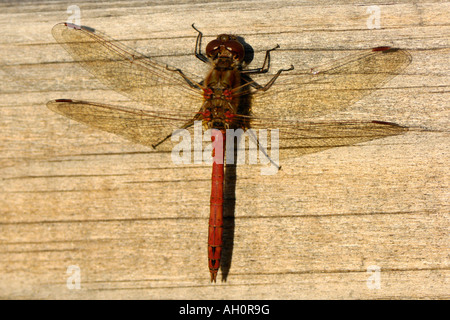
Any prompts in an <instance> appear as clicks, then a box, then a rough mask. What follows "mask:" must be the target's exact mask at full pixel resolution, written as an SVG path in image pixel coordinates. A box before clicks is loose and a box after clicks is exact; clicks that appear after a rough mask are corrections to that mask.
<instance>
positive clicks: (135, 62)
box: [52, 23, 202, 115]
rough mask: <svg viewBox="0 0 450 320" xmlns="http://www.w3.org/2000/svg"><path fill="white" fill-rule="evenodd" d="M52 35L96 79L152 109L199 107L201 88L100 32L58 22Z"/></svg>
mask: <svg viewBox="0 0 450 320" xmlns="http://www.w3.org/2000/svg"><path fill="white" fill-rule="evenodd" d="M52 34H53V36H54V38H55V39H56V41H58V42H59V43H60V44H61V45H62V46H63V47H64V48H65V49H66V50H67V52H69V54H70V55H71V56H72V58H73V59H74V60H75V61H76V62H78V63H80V64H81V65H82V66H83V67H84V68H85V69H86V70H88V71H89V72H91V73H92V74H93V75H94V76H95V77H96V78H97V79H99V80H100V81H101V82H103V83H104V84H106V85H108V86H109V87H111V88H112V89H114V90H116V91H117V92H119V93H122V94H124V95H126V96H128V97H130V98H131V99H134V100H136V101H139V102H143V103H145V104H147V105H148V106H149V107H150V108H151V110H154V111H167V112H174V111H176V112H180V113H191V114H192V115H193V114H194V113H195V112H196V111H198V109H199V108H200V105H201V101H202V92H201V90H200V89H195V88H192V87H191V86H189V85H188V83H187V82H186V80H185V79H183V77H182V76H181V75H180V74H179V73H178V72H176V71H170V70H169V69H168V68H167V67H166V66H164V65H161V64H158V63H157V62H155V61H153V60H151V59H149V58H148V57H145V56H144V55H142V54H140V53H138V52H136V51H134V50H132V49H130V48H128V47H126V46H125V45H123V44H121V43H120V42H118V41H116V40H113V39H111V38H109V37H108V36H106V35H104V34H102V33H100V32H99V31H96V30H94V29H92V28H89V27H84V26H76V25H73V24H68V23H60V24H57V25H55V26H54V27H53V29H52ZM192 83H194V82H192Z"/></svg>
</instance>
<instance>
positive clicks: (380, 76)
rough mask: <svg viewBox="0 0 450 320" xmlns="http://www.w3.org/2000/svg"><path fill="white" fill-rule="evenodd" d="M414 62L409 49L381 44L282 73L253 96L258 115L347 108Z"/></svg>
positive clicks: (296, 116)
mask: <svg viewBox="0 0 450 320" xmlns="http://www.w3.org/2000/svg"><path fill="white" fill-rule="evenodd" d="M410 62H411V56H410V54H409V53H408V52H406V51H404V50H400V49H392V48H388V47H380V48H375V49H371V50H368V51H365V52H363V53H361V54H360V55H355V56H351V57H349V58H346V59H340V60H338V61H336V62H333V63H329V64H326V65H323V66H321V67H318V68H315V69H312V70H311V72H300V73H297V74H296V73H295V70H294V71H291V72H289V73H286V74H282V75H281V76H280V78H278V80H277V81H276V82H275V84H274V85H273V86H272V87H271V88H270V89H269V90H267V91H265V92H263V91H258V92H256V93H255V94H254V96H253V101H252V105H251V108H252V114H253V115H254V117H256V118H258V117H262V118H265V117H270V118H278V119H292V120H297V121H298V120H304V119H308V118H313V117H318V116H322V115H324V114H328V113H332V112H337V111H342V110H345V109H346V108H347V107H348V106H350V105H352V104H353V103H355V102H356V101H358V100H360V99H361V98H363V97H364V96H366V95H367V94H369V93H371V92H372V91H374V90H376V89H377V88H380V87H381V86H382V85H383V84H385V83H386V82H387V81H389V80H390V79H391V78H393V77H395V76H396V75H397V74H399V72H401V70H403V69H404V68H406V66H408V64H409V63H410Z"/></svg>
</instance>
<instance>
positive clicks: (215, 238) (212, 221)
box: [208, 129, 226, 282]
mask: <svg viewBox="0 0 450 320" xmlns="http://www.w3.org/2000/svg"><path fill="white" fill-rule="evenodd" d="M220 135H221V136H222V139H218V138H219V137H220ZM225 136H226V135H225V130H216V129H214V130H213V132H212V134H211V141H212V142H213V148H214V149H213V165H212V178H211V206H210V215H209V228H208V265H209V271H210V273H211V282H213V281H214V282H216V277H217V272H218V271H219V267H220V255H221V253H222V233H223V184H224V154H225ZM220 141H222V143H220Z"/></svg>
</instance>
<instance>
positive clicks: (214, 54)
mask: <svg viewBox="0 0 450 320" xmlns="http://www.w3.org/2000/svg"><path fill="white" fill-rule="evenodd" d="M244 54H245V50H244V46H243V45H242V44H241V43H240V42H239V41H238V40H237V38H236V37H235V36H233V35H229V34H221V35H219V36H217V39H215V40H213V41H211V42H210V43H208V45H207V46H206V55H207V56H208V58H210V59H211V60H212V61H213V63H214V64H215V65H218V66H219V67H229V68H232V67H233V65H235V64H240V63H242V61H243V60H244Z"/></svg>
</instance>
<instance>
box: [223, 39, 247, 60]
mask: <svg viewBox="0 0 450 320" xmlns="http://www.w3.org/2000/svg"><path fill="white" fill-rule="evenodd" d="M224 45H225V48H227V50H228V51H230V52H231V53H233V55H234V56H235V57H236V58H237V59H238V60H239V61H242V60H243V59H244V47H243V46H242V44H241V43H240V42H239V41H237V40H228V41H225V43H224Z"/></svg>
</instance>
